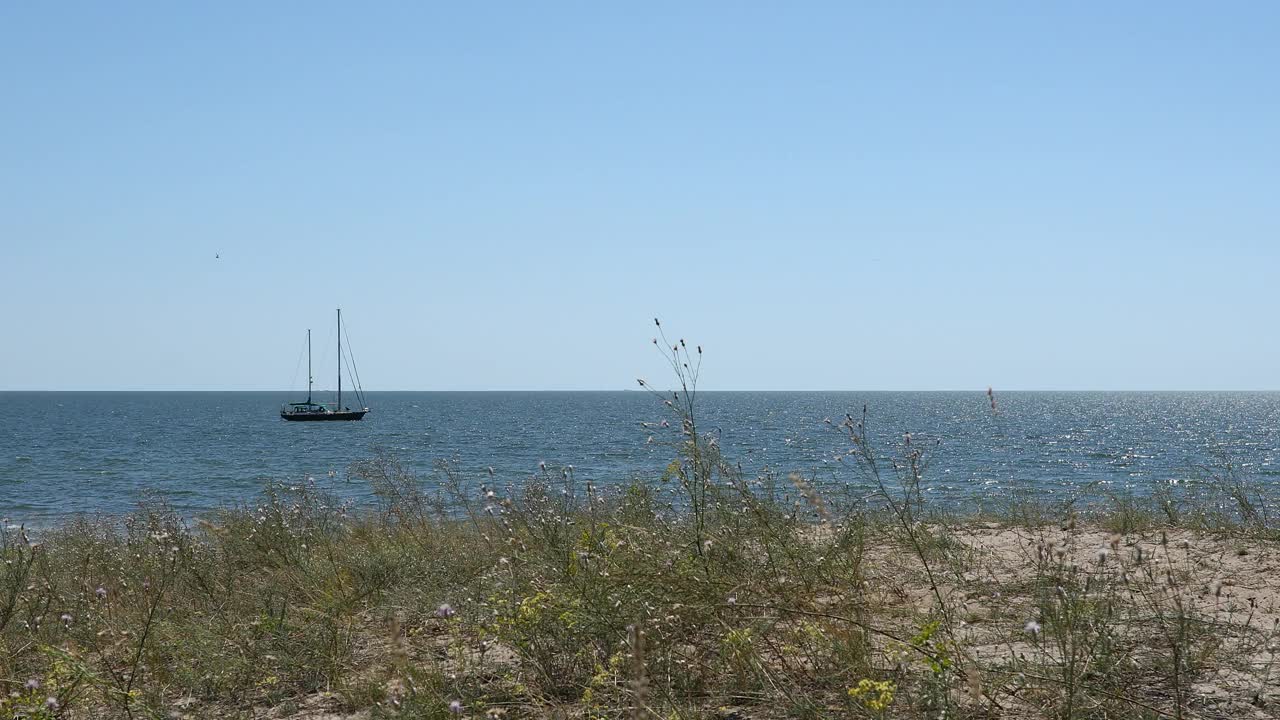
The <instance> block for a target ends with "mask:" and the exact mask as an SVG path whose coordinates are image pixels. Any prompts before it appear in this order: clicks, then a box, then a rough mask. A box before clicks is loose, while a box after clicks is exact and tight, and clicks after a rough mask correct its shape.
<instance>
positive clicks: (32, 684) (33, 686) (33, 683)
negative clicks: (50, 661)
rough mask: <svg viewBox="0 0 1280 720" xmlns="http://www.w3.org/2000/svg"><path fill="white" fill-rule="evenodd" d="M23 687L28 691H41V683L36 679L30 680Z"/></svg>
mask: <svg viewBox="0 0 1280 720" xmlns="http://www.w3.org/2000/svg"><path fill="white" fill-rule="evenodd" d="M23 687H25V688H26V689H28V690H39V689H40V681H39V680H37V679H35V678H31V679H30V680H28V681H27V684H26V685H24V686H23Z"/></svg>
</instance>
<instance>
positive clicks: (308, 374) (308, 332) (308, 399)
mask: <svg viewBox="0 0 1280 720" xmlns="http://www.w3.org/2000/svg"><path fill="white" fill-rule="evenodd" d="M307 404H308V405H310V404H311V328H307Z"/></svg>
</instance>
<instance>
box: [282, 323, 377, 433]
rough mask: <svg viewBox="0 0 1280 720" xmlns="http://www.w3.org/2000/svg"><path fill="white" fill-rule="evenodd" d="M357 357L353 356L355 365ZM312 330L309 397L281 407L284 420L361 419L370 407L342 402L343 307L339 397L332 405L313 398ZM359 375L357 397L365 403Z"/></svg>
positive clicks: (339, 355) (309, 340)
mask: <svg viewBox="0 0 1280 720" xmlns="http://www.w3.org/2000/svg"><path fill="white" fill-rule="evenodd" d="M354 363H355V359H354V358H352V364H353V365H354ZM312 380H313V378H312V377H311V330H307V399H306V401H305V402H297V403H289V404H288V405H285V406H283V407H281V408H280V417H281V418H282V419H284V420H359V419H361V418H363V417H364V416H365V414H367V413H368V412H369V408H368V407H361V408H360V409H358V410H352V409H351V408H350V407H346V406H344V405H343V404H342V309H341V308H339V309H338V399H337V401H336V402H335V403H333V404H332V405H327V404H325V403H318V402H314V401H312V399H311V386H312ZM359 380H360V378H359V375H357V376H356V388H355V390H356V397H357V399H359V400H360V401H361V404H363V400H364V398H363V392H361V390H360V385H359Z"/></svg>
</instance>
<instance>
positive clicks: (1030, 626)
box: [1022, 620, 1040, 638]
mask: <svg viewBox="0 0 1280 720" xmlns="http://www.w3.org/2000/svg"><path fill="white" fill-rule="evenodd" d="M1022 629H1023V630H1026V631H1027V634H1028V635H1030V636H1031V637H1033V638H1036V637H1040V623H1038V622H1036V621H1035V620H1028V621H1027V624H1026V625H1024V626H1023V628H1022Z"/></svg>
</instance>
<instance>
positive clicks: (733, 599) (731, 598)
mask: <svg viewBox="0 0 1280 720" xmlns="http://www.w3.org/2000/svg"><path fill="white" fill-rule="evenodd" d="M725 603H726V604H728V605H737V604H738V596H736V595H730V596H729V598H728V599H727V600H725Z"/></svg>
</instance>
